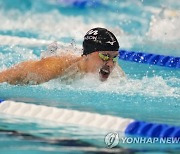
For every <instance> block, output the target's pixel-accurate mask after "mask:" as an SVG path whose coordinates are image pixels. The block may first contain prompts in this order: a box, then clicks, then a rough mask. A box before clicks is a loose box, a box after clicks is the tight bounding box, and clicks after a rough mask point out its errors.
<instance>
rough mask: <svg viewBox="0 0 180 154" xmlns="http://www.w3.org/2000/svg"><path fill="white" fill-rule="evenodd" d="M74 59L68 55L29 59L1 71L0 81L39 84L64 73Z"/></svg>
mask: <svg viewBox="0 0 180 154" xmlns="http://www.w3.org/2000/svg"><path fill="white" fill-rule="evenodd" d="M73 61H75V60H71V61H70V60H69V59H68V58H67V57H48V58H44V59H41V60H39V61H27V62H23V63H20V64H18V65H16V66H14V67H12V68H10V69H7V70H5V71H3V72H0V83H2V82H8V83H10V84H28V83H35V84H39V83H42V82H46V81H49V80H51V79H54V78H57V77H59V76H61V75H62V73H63V71H64V69H66V68H67V67H68V66H69V65H70V64H71V63H72V62H73Z"/></svg>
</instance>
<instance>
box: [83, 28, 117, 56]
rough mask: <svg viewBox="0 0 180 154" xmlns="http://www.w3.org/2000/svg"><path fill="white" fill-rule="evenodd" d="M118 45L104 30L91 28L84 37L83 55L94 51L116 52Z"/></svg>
mask: <svg viewBox="0 0 180 154" xmlns="http://www.w3.org/2000/svg"><path fill="white" fill-rule="evenodd" d="M118 49H119V43H118V41H117V39H116V37H115V36H114V34H113V33H112V32H110V31H108V30H107V29H105V28H93V29H91V30H89V31H88V32H87V33H86V35H85V36H84V41H83V55H87V54H90V53H92V52H95V51H118Z"/></svg>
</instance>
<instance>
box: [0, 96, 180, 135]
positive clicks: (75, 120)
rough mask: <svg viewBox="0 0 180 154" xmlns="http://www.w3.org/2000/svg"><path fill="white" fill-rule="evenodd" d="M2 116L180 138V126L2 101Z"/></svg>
mask: <svg viewBox="0 0 180 154" xmlns="http://www.w3.org/2000/svg"><path fill="white" fill-rule="evenodd" d="M0 102H1V103H0V113H1V114H8V115H12V116H19V117H23V118H24V117H27V118H33V119H39V120H45V121H51V122H56V123H59V124H60V123H65V124H75V125H80V126H86V127H96V128H99V129H104V130H109V131H120V132H124V133H125V134H126V135H138V136H144V137H173V138H176V137H180V127H178V126H170V125H167V124H157V123H150V122H144V121H137V120H134V119H128V118H121V117H116V116H111V115H101V114H97V113H89V112H82V111H76V110H70V109H61V108H56V107H48V106H44V105H35V104H29V103H28V104H27V103H23V102H14V101H10V100H7V101H4V100H0Z"/></svg>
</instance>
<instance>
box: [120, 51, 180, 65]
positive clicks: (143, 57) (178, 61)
mask: <svg viewBox="0 0 180 154" xmlns="http://www.w3.org/2000/svg"><path fill="white" fill-rule="evenodd" d="M119 53H120V56H119V58H120V59H122V60H126V61H132V62H137V63H144V64H152V65H159V66H166V67H172V68H180V57H173V56H165V55H157V54H151V53H143V52H135V51H126V50H119Z"/></svg>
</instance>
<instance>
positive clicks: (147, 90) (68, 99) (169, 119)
mask: <svg viewBox="0 0 180 154" xmlns="http://www.w3.org/2000/svg"><path fill="white" fill-rule="evenodd" d="M64 2H67V1H55V0H47V1H43V0H36V1H31V0H26V1H19V0H14V1H11V0H6V1H2V0H1V1H0V8H1V9H0V19H1V21H0V23H1V24H0V44H1V45H0V70H4V69H6V68H8V67H10V66H12V65H14V64H16V63H18V62H21V61H25V60H29V59H39V58H40V57H42V56H43V55H46V54H47V53H46V52H44V51H45V50H46V48H47V45H48V44H50V43H51V42H53V41H55V40H56V41H59V42H60V44H61V45H60V47H61V49H62V50H73V51H74V52H75V53H80V52H81V43H82V39H83V36H84V34H85V33H86V32H87V31H88V30H89V29H91V28H92V27H97V26H102V27H107V28H108V29H110V30H111V31H113V32H114V33H115V34H116V35H117V38H118V40H119V42H120V46H121V48H122V49H128V50H136V51H145V52H149V53H156V54H164V55H171V56H180V52H179V48H180V42H179V40H180V39H179V38H180V33H179V24H180V22H179V21H180V20H179V18H180V16H179V12H178V10H179V8H180V3H179V2H177V1H175V0H165V1H162V0H160V1H147V0H144V1H139V0H135V1H133V2H132V1H130V0H127V1H115V0H112V1H110V0H105V1H100V0H99V1H95V2H96V3H91V4H84V5H83V6H79V5H78V4H76V6H72V5H71V4H70V3H68V4H67V3H64ZM69 2H70V1H69ZM119 64H120V65H121V66H122V68H123V70H124V71H125V72H126V74H127V80H120V79H110V80H108V81H107V82H105V83H101V82H99V81H97V80H96V78H95V77H94V76H91V75H89V76H87V77H85V78H84V79H82V80H80V81H76V82H74V83H73V84H71V85H65V84H63V83H60V82H59V80H58V79H55V80H51V81H49V82H47V83H43V84H41V85H30V86H29V85H28V86H12V85H9V84H7V83H2V84H0V97H1V98H2V99H12V100H17V101H23V102H27V103H34V104H43V105H48V106H55V107H58V108H59V107H60V108H68V109H76V110H81V111H88V112H95V113H101V114H108V115H115V116H120V117H127V118H133V119H137V120H145V121H150V122H159V123H167V124H171V125H177V126H179V125H180V121H179V112H180V101H179V98H180V71H179V70H178V69H172V68H165V67H159V66H150V65H146V64H137V63H133V62H125V61H119ZM79 85H81V86H79ZM0 117H1V123H0V130H1V131H0V136H1V137H0V138H1V139H0V148H1V152H0V153H7V154H9V153H13V152H17V153H59V152H62V153H70V152H71V151H72V150H73V151H74V152H73V153H84V152H91V153H92V152H96V153H98V152H102V153H108V152H114V153H120V152H129V153H136V152H145V151H149V152H168V151H171V152H172V151H173V152H175V151H176V152H177V151H178V150H179V147H174V146H173V145H170V146H167V145H163V144H161V145H158V144H157V145H156V144H153V145H144V144H143V145H139V146H138V145H135V146H133V145H128V146H127V145H124V144H120V145H119V147H117V148H114V149H107V148H106V145H105V143H104V136H105V135H106V133H107V132H104V131H103V132H102V130H97V129H92V128H82V127H79V126H69V125H65V126H64V125H59V124H53V123H49V122H46V123H44V122H42V121H37V120H35V119H23V118H19V117H12V116H7V115H1V116H0ZM7 145H9V148H7Z"/></svg>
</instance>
